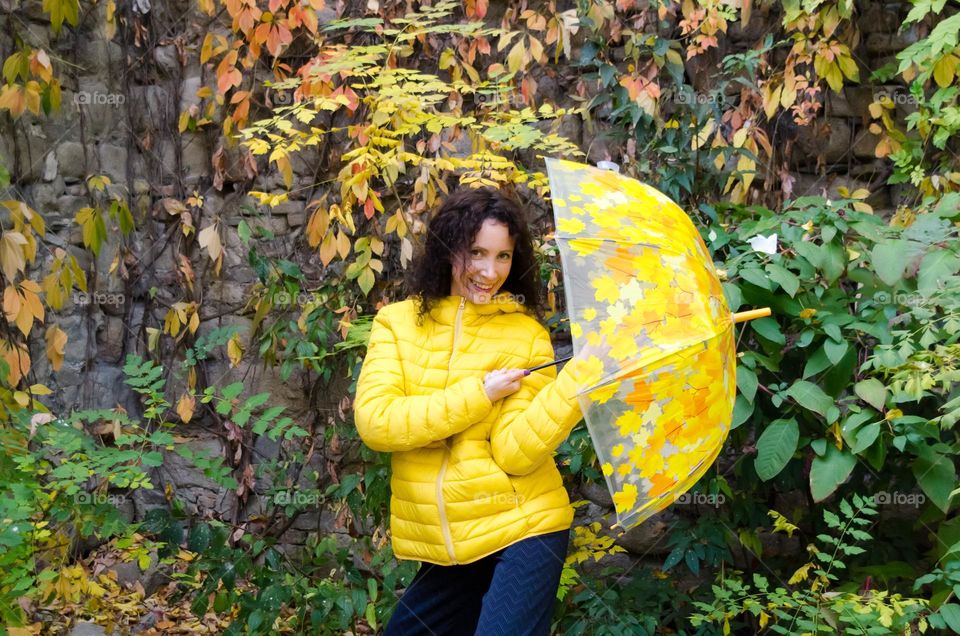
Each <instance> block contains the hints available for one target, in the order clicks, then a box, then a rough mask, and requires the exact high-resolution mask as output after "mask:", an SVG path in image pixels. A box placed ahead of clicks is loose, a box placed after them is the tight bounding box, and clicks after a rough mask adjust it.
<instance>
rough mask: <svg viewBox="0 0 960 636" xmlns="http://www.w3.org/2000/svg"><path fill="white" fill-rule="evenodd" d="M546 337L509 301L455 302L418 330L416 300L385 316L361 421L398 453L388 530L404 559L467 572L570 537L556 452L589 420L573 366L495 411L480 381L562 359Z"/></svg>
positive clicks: (362, 379) (375, 332) (370, 442)
mask: <svg viewBox="0 0 960 636" xmlns="http://www.w3.org/2000/svg"><path fill="white" fill-rule="evenodd" d="M553 356H554V352H553V345H552V344H551V342H550V336H549V334H548V333H547V330H546V329H545V328H544V327H543V326H542V325H541V324H540V323H538V322H537V320H536V319H535V318H534V317H532V316H531V315H529V313H527V312H526V311H525V308H524V306H523V305H521V304H520V303H517V302H515V300H514V299H513V297H512V296H510V295H509V294H500V295H498V296H496V297H495V299H494V302H492V303H490V304H484V305H477V304H474V303H471V302H470V301H468V300H467V299H465V298H463V297H461V296H448V297H446V298H444V299H442V300H441V301H440V302H439V304H438V305H437V306H435V307H434V308H433V309H431V312H430V314H429V317H428V318H425V319H424V321H423V325H422V326H418V325H417V316H416V305H415V303H414V301H413V300H412V299H409V300H405V301H402V302H397V303H392V304H390V305H386V306H384V307H383V308H381V309H380V311H379V312H378V313H377V315H376V317H375V319H374V323H373V327H372V329H371V332H370V341H369V344H368V347H367V355H366V358H365V359H364V362H363V367H362V369H361V371H360V376H359V378H358V379H357V394H356V398H355V400H354V416H355V417H354V419H355V421H356V426H357V431H358V432H359V434H360V438H361V439H362V440H363V441H364V443H366V444H367V446H369V447H370V448H372V449H374V450H377V451H383V452H390V453H392V454H393V455H392V458H391V459H392V463H391V465H392V468H393V476H392V479H391V482H390V486H391V496H390V508H391V510H390V529H391V534H392V537H393V549H394V553H395V555H396V557H397V558H398V559H412V560H417V561H426V562H429V563H437V564H440V565H452V564H456V563H470V562H471V561H476V560H478V559H480V558H483V557H484V556H487V555H489V554H492V553H494V552H496V551H498V550H500V549H502V548H504V547H506V546H508V545H510V544H512V543H514V542H516V541H519V540H521V539H524V538H526V537H530V536H534V535H539V534H546V533H548V532H555V531H557V530H564V529H567V528H569V527H570V525H571V523H572V521H573V508H572V507H571V506H570V500H569V498H568V496H567V492H566V489H565V488H564V487H563V483H562V481H561V478H560V473H559V471H558V470H557V467H556V464H555V463H554V461H553V460H552V457H553V453H554V452H555V450H556V449H557V447H558V446H559V445H560V443H561V442H563V440H564V439H565V438H566V437H567V435H568V434H569V433H570V430H571V429H572V428H573V427H574V426H575V425H576V424H577V422H579V421H580V419H581V418H582V412H581V406H580V401H579V398H577V395H576V394H577V391H578V389H579V387H580V385H579V384H578V382H577V381H576V380H575V379H574V377H573V375H572V372H571V373H568V372H567V368H566V367H565V368H564V369H563V370H562V371H561V372H560V373H559V375H558V374H557V371H556V368H555V367H548V368H545V369H542V370H540V371H535V372H533V373H531V374H530V375H528V376H527V377H525V378H523V380H522V381H521V387H520V390H519V391H517V392H516V393H513V394H512V395H509V396H507V397H505V398H503V399H501V400H497V401H496V402H494V403H491V402H490V400H489V398H488V397H487V394H486V392H485V391H484V388H483V376H484V375H485V374H486V373H487V372H488V371H491V370H493V369H499V368H521V367H523V368H526V367H532V366H536V365H538V364H542V363H544V362H549V361H550V360H553Z"/></svg>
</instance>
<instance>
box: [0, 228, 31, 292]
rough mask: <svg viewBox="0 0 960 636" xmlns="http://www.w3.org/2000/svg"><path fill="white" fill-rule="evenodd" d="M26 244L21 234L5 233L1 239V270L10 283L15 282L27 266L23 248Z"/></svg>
mask: <svg viewBox="0 0 960 636" xmlns="http://www.w3.org/2000/svg"><path fill="white" fill-rule="evenodd" d="M26 242H27V239H26V238H25V237H24V236H23V234H21V233H20V232H4V233H3V236H2V237H0V269H2V270H3V275H4V276H5V277H6V279H7V280H8V281H13V280H14V278H15V277H16V275H17V272H22V271H23V269H24V267H25V266H26V264H27V262H26V259H25V257H24V252H23V247H22V246H23V245H24V244H26Z"/></svg>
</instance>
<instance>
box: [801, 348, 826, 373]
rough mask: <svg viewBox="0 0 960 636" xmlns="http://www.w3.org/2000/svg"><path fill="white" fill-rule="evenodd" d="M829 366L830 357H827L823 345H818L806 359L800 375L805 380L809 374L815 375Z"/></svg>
mask: <svg viewBox="0 0 960 636" xmlns="http://www.w3.org/2000/svg"><path fill="white" fill-rule="evenodd" d="M829 366H830V359H829V358H828V357H827V354H826V352H825V351H824V350H823V347H820V348H819V349H817V351H816V352H815V353H814V354H813V355H812V356H810V357H809V358H808V359H807V363H806V364H805V365H803V376H802V377H803V379H804V380H806V379H807V378H809V377H810V376H814V375H817V374H818V373H820V372H821V371H823V370H824V369H826V368H827V367H829Z"/></svg>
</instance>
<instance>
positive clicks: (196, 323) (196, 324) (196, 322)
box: [187, 311, 200, 333]
mask: <svg viewBox="0 0 960 636" xmlns="http://www.w3.org/2000/svg"><path fill="white" fill-rule="evenodd" d="M187 327H188V328H189V329H190V333H197V329H199V328H200V314H199V313H198V312H196V311H194V312H193V314H192V315H191V316H190V322H189V324H188V325H187Z"/></svg>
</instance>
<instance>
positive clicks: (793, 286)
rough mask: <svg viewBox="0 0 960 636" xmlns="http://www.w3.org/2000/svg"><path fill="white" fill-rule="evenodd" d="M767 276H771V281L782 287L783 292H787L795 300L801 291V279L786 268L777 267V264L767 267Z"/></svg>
mask: <svg viewBox="0 0 960 636" xmlns="http://www.w3.org/2000/svg"><path fill="white" fill-rule="evenodd" d="M767 274H768V275H769V276H770V280H772V281H773V282H775V283H777V284H778V285H780V287H781V288H782V289H783V291H785V292H787V294H789V295H790V297H791V298H793V297H794V296H795V295H796V293H797V290H798V289H800V279H799V278H798V277H797V275H796V274H794V273H793V272H791V271H790V270H788V269H787V268H785V267H782V266H780V265H777V264H776V263H770V264H768V265H767Z"/></svg>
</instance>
